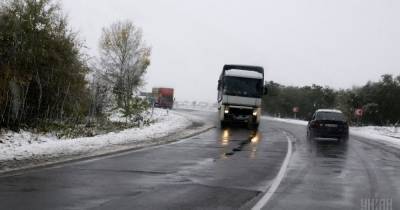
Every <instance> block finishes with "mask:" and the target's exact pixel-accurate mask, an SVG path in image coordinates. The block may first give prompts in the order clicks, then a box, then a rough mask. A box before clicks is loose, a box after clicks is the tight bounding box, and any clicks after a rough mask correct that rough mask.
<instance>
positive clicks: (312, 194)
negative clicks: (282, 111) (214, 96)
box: [0, 112, 400, 210]
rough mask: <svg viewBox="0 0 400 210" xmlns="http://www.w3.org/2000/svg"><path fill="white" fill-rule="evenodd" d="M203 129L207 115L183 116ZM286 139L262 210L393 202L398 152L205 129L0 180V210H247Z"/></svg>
mask: <svg viewBox="0 0 400 210" xmlns="http://www.w3.org/2000/svg"><path fill="white" fill-rule="evenodd" d="M193 113H194V114H196V115H199V116H202V117H204V118H207V119H209V120H213V121H214V120H215V118H216V117H215V116H216V115H215V113H209V112H193ZM285 132H286V133H288V134H289V135H291V136H292V137H293V139H294V143H293V144H292V146H293V156H292V158H291V162H290V164H289V168H288V171H287V174H286V177H285V178H284V179H283V181H282V182H281V184H280V185H279V187H278V189H277V191H276V192H275V193H274V194H273V196H272V197H271V199H270V200H269V202H268V203H267V204H266V206H264V209H295V210H298V209H299V210H301V209H304V210H306V209H307V210H312V209H360V205H361V202H362V201H364V200H365V199H373V198H382V199H385V198H387V199H393V209H396V207H398V205H399V204H398V201H397V198H399V197H400V195H399V190H400V179H399V178H398V177H400V157H399V155H398V153H397V154H396V153H395V152H392V150H390V149H388V148H385V147H382V146H381V145H375V144H371V143H369V142H368V141H365V139H357V138H354V137H351V138H350V140H349V142H347V143H337V142H334V141H309V140H307V139H306V136H305V127H304V126H300V125H291V124H285V123H282V122H273V121H269V120H266V119H264V120H263V121H262V123H261V125H260V129H259V131H257V132H255V131H251V130H248V129H244V128H241V127H235V126H233V127H229V128H227V129H223V130H221V129H220V128H216V129H212V130H210V131H208V132H206V133H203V134H200V135H198V136H194V137H191V138H189V139H186V140H183V141H180V142H178V143H173V144H168V145H163V146H159V147H153V148H150V149H145V150H139V151H134V152H130V153H125V154H122V155H116V156H111V157H107V158H101V159H96V160H90V161H83V162H77V163H73V164H66V165H62V166H58V167H53V168H48V169H44V170H37V171H32V172H28V173H25V174H21V175H18V176H9V177H0V209H27V208H28V209H238V208H242V209H251V208H252V207H253V206H254V205H255V203H257V201H258V200H259V199H260V198H261V197H262V196H263V195H264V193H265V192H266V190H267V189H268V187H269V186H270V185H271V183H272V181H273V180H274V178H275V177H276V175H277V173H278V171H279V170H280V168H281V165H282V162H283V160H284V159H285V156H286V153H287V150H288V142H287V138H286V135H285Z"/></svg>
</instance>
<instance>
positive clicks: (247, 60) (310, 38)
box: [61, 0, 400, 101]
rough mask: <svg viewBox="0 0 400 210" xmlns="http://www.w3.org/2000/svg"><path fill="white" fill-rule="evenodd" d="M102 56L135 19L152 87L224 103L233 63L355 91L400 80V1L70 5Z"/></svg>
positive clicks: (85, 0) (296, 81)
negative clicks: (117, 29)
mask: <svg viewBox="0 0 400 210" xmlns="http://www.w3.org/2000/svg"><path fill="white" fill-rule="evenodd" d="M61 2H62V5H63V8H64V11H65V12H66V14H67V15H68V16H69V20H70V24H71V26H72V28H73V29H74V30H76V31H78V32H79V34H80V38H81V39H82V40H85V41H86V44H87V46H88V47H89V53H90V54H91V55H93V56H95V55H96V53H97V47H98V41H99V37H100V35H101V29H102V27H104V26H107V25H110V24H111V23H112V22H115V21H117V20H126V19H129V20H132V21H133V22H134V23H135V24H136V25H137V26H140V27H141V28H142V29H143V31H144V39H145V40H146V42H147V44H148V45H150V46H151V47H152V57H151V61H152V64H151V66H150V67H149V69H148V73H147V75H146V80H147V85H146V89H148V90H150V89H151V87H153V86H167V87H174V88H175V89H176V98H177V100H203V101H215V100H216V85H217V79H218V76H219V74H220V72H221V68H222V66H223V65H224V64H226V63H234V64H251V65H262V66H264V68H265V69H266V80H273V81H275V82H278V83H281V84H285V85H311V84H313V83H316V84H319V85H323V86H325V85H328V86H331V87H334V88H349V87H352V86H353V85H362V84H364V83H365V82H367V81H368V80H378V79H379V76H380V75H382V74H384V73H391V74H395V75H399V74H400V12H399V11H400V1H398V0H274V1H267V0H260V1H244V0H243V1H238V0H196V1H194V0H158V1H156V0H112V1H111V0H82V1H78V0H62V1H61Z"/></svg>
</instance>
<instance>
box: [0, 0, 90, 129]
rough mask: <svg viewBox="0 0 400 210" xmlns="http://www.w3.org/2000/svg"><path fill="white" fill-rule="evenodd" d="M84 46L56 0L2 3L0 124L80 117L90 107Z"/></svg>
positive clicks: (13, 0)
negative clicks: (81, 50) (71, 28)
mask: <svg viewBox="0 0 400 210" xmlns="http://www.w3.org/2000/svg"><path fill="white" fill-rule="evenodd" d="M81 46H82V45H81V44H80V43H79V41H78V40H77V38H76V34H75V33H73V32H71V30H70V29H69V27H68V23H67V20H66V18H65V17H64V16H63V15H62V13H61V9H60V7H59V5H58V4H57V3H53V1H52V0H9V1H5V2H3V3H2V4H1V5H0V58H1V59H0V78H1V79H0V87H1V88H0V110H1V111H2V113H1V118H0V126H7V127H9V126H12V127H19V126H20V125H21V124H30V123H34V122H37V121H41V120H43V119H53V120H63V119H78V118H80V117H82V116H84V113H85V111H86V109H87V106H86V105H87V98H88V97H87V96H88V91H87V88H86V80H85V76H86V73H87V70H88V68H87V65H86V61H85V60H84V59H82V58H83V56H82V54H81V53H80V49H81Z"/></svg>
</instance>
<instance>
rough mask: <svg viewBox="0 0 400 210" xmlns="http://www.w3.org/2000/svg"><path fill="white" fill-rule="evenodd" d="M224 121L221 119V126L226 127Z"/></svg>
mask: <svg viewBox="0 0 400 210" xmlns="http://www.w3.org/2000/svg"><path fill="white" fill-rule="evenodd" d="M226 124H227V123H226V122H225V121H224V120H221V128H226Z"/></svg>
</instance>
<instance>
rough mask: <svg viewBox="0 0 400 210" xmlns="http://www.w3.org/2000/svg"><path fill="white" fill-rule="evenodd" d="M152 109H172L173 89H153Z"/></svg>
mask: <svg viewBox="0 0 400 210" xmlns="http://www.w3.org/2000/svg"><path fill="white" fill-rule="evenodd" d="M152 94H153V98H154V107H157V108H164V109H172V108H173V106H174V89H173V88H153V91H152Z"/></svg>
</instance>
